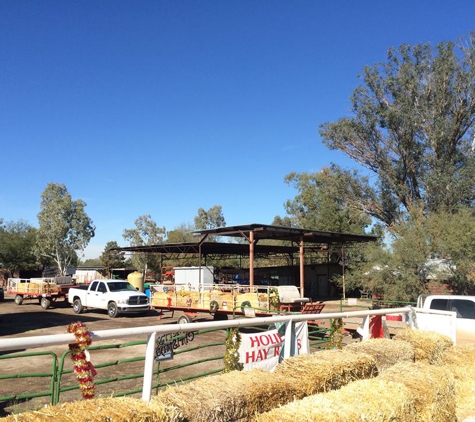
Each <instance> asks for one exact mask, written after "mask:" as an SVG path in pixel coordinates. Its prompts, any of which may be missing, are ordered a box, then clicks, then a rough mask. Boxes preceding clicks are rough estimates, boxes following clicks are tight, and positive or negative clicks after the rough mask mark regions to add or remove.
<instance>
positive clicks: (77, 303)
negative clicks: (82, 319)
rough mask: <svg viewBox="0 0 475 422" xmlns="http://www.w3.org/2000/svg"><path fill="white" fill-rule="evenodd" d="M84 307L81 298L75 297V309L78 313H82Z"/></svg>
mask: <svg viewBox="0 0 475 422" xmlns="http://www.w3.org/2000/svg"><path fill="white" fill-rule="evenodd" d="M83 310H84V308H83V307H82V303H81V299H74V302H73V311H74V312H75V313H77V314H80V313H81V312H82V311H83Z"/></svg>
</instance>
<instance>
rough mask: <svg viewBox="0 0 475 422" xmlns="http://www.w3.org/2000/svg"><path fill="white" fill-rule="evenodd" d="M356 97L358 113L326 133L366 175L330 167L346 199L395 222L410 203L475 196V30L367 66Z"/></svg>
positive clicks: (439, 203)
mask: <svg viewBox="0 0 475 422" xmlns="http://www.w3.org/2000/svg"><path fill="white" fill-rule="evenodd" d="M362 79H363V83H364V84H363V85H360V86H358V87H357V88H356V90H355V91H354V92H353V95H352V97H351V102H352V113H353V117H343V118H341V119H339V120H338V121H336V122H334V123H324V124H322V125H321V127H320V134H321V136H322V138H323V141H324V142H325V144H326V145H327V146H328V147H329V148H331V149H337V150H340V151H342V152H343V153H344V154H346V155H347V156H348V157H350V158H351V159H352V160H354V161H355V162H357V163H358V164H359V165H361V166H362V167H363V168H365V169H366V171H367V173H366V174H370V175H372V180H371V183H370V182H369V179H368V177H363V176H361V173H358V172H350V171H348V170H344V169H342V168H341V167H339V166H337V165H333V166H332V167H331V171H332V172H333V174H335V176H336V177H339V178H340V179H341V180H345V179H346V183H340V184H336V185H335V187H338V189H339V191H338V194H339V196H340V197H346V198H347V200H348V202H351V204H352V206H353V207H355V208H359V209H360V210H362V211H364V212H366V213H367V214H369V215H371V216H372V217H373V218H375V219H376V220H378V221H380V222H382V223H384V224H385V225H387V226H390V225H392V224H394V223H395V222H397V221H398V220H400V219H401V218H404V215H405V213H406V212H408V211H409V209H410V208H411V207H419V208H422V209H423V210H424V212H431V211H439V210H441V209H445V210H448V211H451V212H452V211H455V210H456V209H457V207H458V206H459V205H469V206H472V205H473V202H474V199H475V161H474V146H475V145H474V143H475V142H474V138H473V135H474V133H473V132H474V130H473V125H474V119H475V35H474V34H471V35H470V36H469V37H468V39H466V40H462V41H461V42H460V43H458V44H455V43H452V42H443V43H440V44H438V45H437V46H436V47H435V48H431V46H430V45H428V44H424V45H423V44H419V45H415V46H413V47H411V46H409V45H402V46H401V47H399V48H397V49H395V48H391V49H390V50H389V52H388V60H387V62H385V63H377V64H375V65H373V66H368V67H366V68H365V69H364V71H363V75H362Z"/></svg>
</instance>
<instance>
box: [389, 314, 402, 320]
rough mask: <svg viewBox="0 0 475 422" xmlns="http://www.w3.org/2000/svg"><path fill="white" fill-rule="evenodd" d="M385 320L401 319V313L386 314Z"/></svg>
mask: <svg viewBox="0 0 475 422" xmlns="http://www.w3.org/2000/svg"><path fill="white" fill-rule="evenodd" d="M386 321H402V315H386Z"/></svg>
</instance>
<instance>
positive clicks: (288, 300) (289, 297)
mask: <svg viewBox="0 0 475 422" xmlns="http://www.w3.org/2000/svg"><path fill="white" fill-rule="evenodd" d="M278 291H279V302H280V308H279V310H280V311H281V312H291V311H292V310H293V309H294V308H295V306H299V307H300V308H302V307H303V304H304V303H308V302H310V299H309V298H308V297H300V292H299V289H297V287H296V286H279V287H278Z"/></svg>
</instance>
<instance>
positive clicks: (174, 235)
mask: <svg viewBox="0 0 475 422" xmlns="http://www.w3.org/2000/svg"><path fill="white" fill-rule="evenodd" d="M194 229H195V228H194V226H193V225H191V224H187V223H182V224H180V225H179V226H178V227H176V228H174V229H173V230H171V231H169V232H168V233H167V242H168V243H184V242H193V241H195V240H196V239H195V238H194V237H193V230H194Z"/></svg>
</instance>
